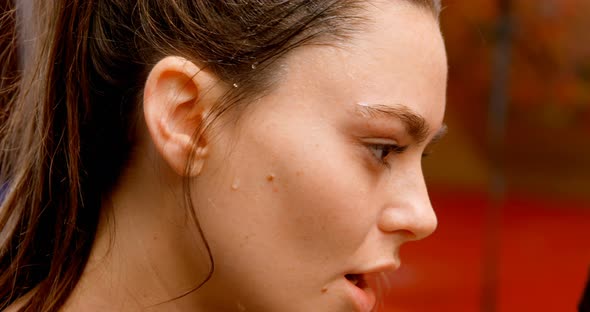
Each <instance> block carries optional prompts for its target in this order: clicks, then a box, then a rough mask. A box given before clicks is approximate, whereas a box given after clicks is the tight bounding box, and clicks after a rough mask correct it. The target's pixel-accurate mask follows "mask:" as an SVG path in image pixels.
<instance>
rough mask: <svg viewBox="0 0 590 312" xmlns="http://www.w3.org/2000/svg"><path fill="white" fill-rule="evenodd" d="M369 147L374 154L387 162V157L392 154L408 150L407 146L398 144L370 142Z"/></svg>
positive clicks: (383, 161) (381, 160) (380, 160)
mask: <svg viewBox="0 0 590 312" xmlns="http://www.w3.org/2000/svg"><path fill="white" fill-rule="evenodd" d="M367 148H368V149H369V150H370V151H371V153H373V156H374V157H375V158H376V159H377V160H378V161H379V162H381V163H383V164H387V158H388V157H389V156H390V155H391V154H392V153H395V154H401V153H403V152H404V151H405V150H406V147H405V146H399V145H396V144H369V145H367Z"/></svg>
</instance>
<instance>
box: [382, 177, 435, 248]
mask: <svg viewBox="0 0 590 312" xmlns="http://www.w3.org/2000/svg"><path fill="white" fill-rule="evenodd" d="M387 194H388V198H387V200H388V201H387V204H386V205H385V207H384V209H383V211H382V213H381V216H380V219H379V223H378V225H379V228H380V229H381V230H382V231H384V232H406V233H408V234H410V235H406V236H407V239H408V240H420V239H423V238H425V237H427V236H429V235H430V234H432V233H433V232H434V230H435V229H436V227H437V218H436V214H435V213H434V209H433V208H432V204H431V203H430V198H429V196H428V190H427V188H426V182H425V181H424V176H423V174H422V169H421V168H419V169H417V170H415V171H413V172H408V173H407V174H404V175H402V176H397V177H395V178H392V182H391V183H390V184H389V185H388V190H387Z"/></svg>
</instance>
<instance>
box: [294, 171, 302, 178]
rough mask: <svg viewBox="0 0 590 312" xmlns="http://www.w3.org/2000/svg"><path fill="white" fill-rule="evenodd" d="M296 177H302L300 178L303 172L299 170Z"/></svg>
mask: <svg viewBox="0 0 590 312" xmlns="http://www.w3.org/2000/svg"><path fill="white" fill-rule="evenodd" d="M295 175H296V176H298V177H300V176H302V175H303V171H301V170H297V172H295Z"/></svg>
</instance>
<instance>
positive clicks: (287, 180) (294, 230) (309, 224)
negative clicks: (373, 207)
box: [268, 130, 374, 261]
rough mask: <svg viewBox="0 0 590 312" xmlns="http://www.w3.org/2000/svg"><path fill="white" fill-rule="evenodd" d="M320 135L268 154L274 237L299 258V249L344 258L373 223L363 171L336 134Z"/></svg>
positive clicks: (310, 253)
mask: <svg viewBox="0 0 590 312" xmlns="http://www.w3.org/2000/svg"><path fill="white" fill-rule="evenodd" d="M323 133H324V135H319V134H317V133H316V134H315V135H314V136H313V137H310V136H307V137H306V140H305V141H302V142H300V144H297V145H289V146H286V147H284V148H282V149H281V152H280V154H277V155H274V158H275V159H276V162H275V163H274V164H273V168H274V169H273V170H274V171H276V179H275V180H274V181H272V182H269V185H268V187H269V188H270V189H272V193H270V196H271V202H273V203H274V204H273V208H272V209H275V210H276V213H277V221H278V226H279V228H278V229H277V230H280V233H281V234H280V235H279V236H280V237H282V239H283V240H284V241H286V242H289V244H291V245H292V247H293V248H294V249H295V250H297V251H298V253H299V255H300V257H301V254H302V251H304V252H303V254H305V255H309V257H314V255H323V254H326V253H329V254H330V255H331V256H336V255H342V256H350V254H351V253H353V252H354V250H356V249H357V248H358V247H359V246H360V245H361V244H362V243H363V241H364V239H365V236H366V235H367V233H368V232H369V230H370V226H371V225H372V220H374V218H373V216H372V215H371V211H370V209H368V208H369V207H368V206H369V204H368V197H369V196H368V195H369V183H368V177H366V175H367V173H366V172H364V171H363V170H364V168H365V167H363V166H362V164H359V163H358V159H356V158H355V157H354V156H353V155H351V151H350V147H348V146H346V143H344V142H343V140H340V139H339V138H338V136H337V135H336V134H333V133H331V131H329V130H325V131H324V132H323ZM309 138H312V139H313V140H310V139H309ZM308 260H309V261H311V259H308ZM340 260H341V259H340Z"/></svg>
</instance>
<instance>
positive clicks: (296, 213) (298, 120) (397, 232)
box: [193, 1, 447, 312]
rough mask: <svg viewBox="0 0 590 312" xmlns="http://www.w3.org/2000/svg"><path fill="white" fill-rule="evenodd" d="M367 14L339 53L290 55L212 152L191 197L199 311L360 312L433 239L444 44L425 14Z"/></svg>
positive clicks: (386, 8)
mask: <svg viewBox="0 0 590 312" xmlns="http://www.w3.org/2000/svg"><path fill="white" fill-rule="evenodd" d="M367 14H368V15H369V17H370V19H371V21H372V22H371V24H369V27H368V29H367V31H363V32H361V33H359V34H358V35H356V37H355V38H354V39H351V40H350V41H348V42H347V43H346V45H345V46H342V45H341V46H339V47H335V46H334V47H330V46H308V47H304V48H301V49H299V50H298V51H296V52H294V53H293V54H292V55H290V56H289V57H288V58H287V59H286V61H285V62H284V65H282V66H281V70H282V72H281V77H282V78H281V81H280V83H279V84H278V85H277V86H276V88H274V89H273V90H272V92H271V93H270V94H269V95H267V96H265V97H264V98H262V99H260V100H258V101H256V102H254V103H251V105H250V106H249V107H248V109H246V111H245V112H244V113H243V115H242V116H241V119H240V122H238V123H236V124H230V125H225V126H224V127H223V130H224V131H222V132H221V133H220V134H219V135H218V136H216V137H214V139H212V140H211V141H210V142H209V143H210V153H209V156H208V158H207V160H206V163H205V166H204V168H203V171H202V172H201V174H200V175H199V176H198V177H197V178H196V180H195V181H194V183H193V200H194V206H195V207H196V210H197V216H198V218H199V220H200V222H201V225H202V228H203V231H204V233H205V236H206V238H207V240H208V242H209V244H210V247H211V252H212V255H213V257H214V260H215V272H214V274H213V277H212V278H211V280H210V281H209V282H208V283H206V284H205V286H203V287H202V288H201V289H199V291H198V293H200V294H202V303H203V305H204V307H205V311H285V312H289V311H293V312H301V311H324V312H330V311H351V310H352V311H369V310H370V309H371V307H372V305H373V300H374V299H373V298H372V297H373V295H372V294H371V293H372V291H371V290H369V289H367V287H366V286H365V285H364V284H365V282H364V281H363V279H364V278H365V277H366V276H368V275H369V273H373V274H374V273H376V272H382V271H391V270H394V269H396V268H397V267H398V266H399V265H400V259H399V257H398V251H399V248H400V246H401V245H402V244H403V243H405V242H407V241H410V240H417V239H421V238H424V237H426V236H428V235H429V234H431V233H432V232H433V231H434V229H435V228H436V224H437V221H436V217H435V214H434V212H433V210H432V207H431V205H430V201H429V199H428V194H427V191H426V186H425V184H424V179H423V174H422V169H421V160H422V155H423V153H424V152H425V149H427V145H428V144H429V142H430V141H431V140H432V139H433V138H434V137H435V136H437V134H439V133H440V132H441V129H442V128H443V124H442V122H443V115H444V110H445V89H446V80H447V65H446V55H445V50H444V45H443V40H442V38H441V35H440V33H439V28H438V25H437V22H436V20H435V18H434V17H433V16H432V14H431V13H430V12H429V11H427V10H426V9H423V8H419V7H417V6H413V5H411V4H405V3H403V2H401V3H400V2H397V1H395V2H394V1H391V2H386V3H381V4H378V5H375V6H370V7H369V11H368V13H367ZM363 274H364V275H363ZM353 280H358V281H359V283H358V284H357V286H355V285H354V283H353V282H352V281H353Z"/></svg>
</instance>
